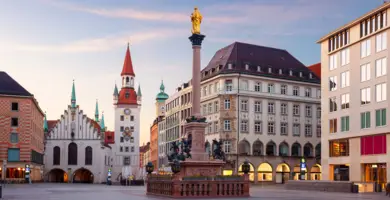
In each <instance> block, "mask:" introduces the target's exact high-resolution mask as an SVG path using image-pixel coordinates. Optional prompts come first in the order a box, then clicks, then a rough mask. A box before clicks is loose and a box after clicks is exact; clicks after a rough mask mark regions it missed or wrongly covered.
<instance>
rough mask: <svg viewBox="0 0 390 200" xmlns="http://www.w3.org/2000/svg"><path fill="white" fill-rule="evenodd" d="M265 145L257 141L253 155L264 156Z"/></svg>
mask: <svg viewBox="0 0 390 200" xmlns="http://www.w3.org/2000/svg"><path fill="white" fill-rule="evenodd" d="M263 148H264V147H263V143H261V141H260V140H256V141H255V142H254V143H253V155H254V156H261V155H263V151H264V149H263Z"/></svg>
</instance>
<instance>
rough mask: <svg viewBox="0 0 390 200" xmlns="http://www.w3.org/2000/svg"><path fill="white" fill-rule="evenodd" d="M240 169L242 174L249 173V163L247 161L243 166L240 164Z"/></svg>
mask: <svg viewBox="0 0 390 200" xmlns="http://www.w3.org/2000/svg"><path fill="white" fill-rule="evenodd" d="M241 168H242V169H241V170H242V172H244V174H248V173H249V171H250V170H251V166H250V165H249V162H248V161H247V160H246V161H245V162H244V164H242V166H241Z"/></svg>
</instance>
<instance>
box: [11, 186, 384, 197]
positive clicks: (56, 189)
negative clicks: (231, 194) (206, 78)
mask: <svg viewBox="0 0 390 200" xmlns="http://www.w3.org/2000/svg"><path fill="white" fill-rule="evenodd" d="M3 199H4V200H19V199H20V200H24V199H25V200H88V199H93V200H113V199H115V200H142V199H161V198H157V197H148V196H146V195H145V187H142V186H140V187H136V186H134V187H124V186H106V185H97V184H96V185H88V184H46V183H45V184H43V183H42V184H32V185H6V186H5V188H3ZM162 199H168V198H162ZM229 199H235V198H229ZM237 199H247V198H237ZM251 199H264V200H268V199H270V200H271V199H272V200H276V199H286V200H287V199H288V200H298V199H302V200H306V199H316V200H329V199H337V200H352V199H372V200H376V199H378V200H379V199H390V198H389V197H385V196H384V193H371V194H369V193H366V194H352V193H324V192H312V191H291V190H284V189H283V186H264V187H262V186H253V187H251Z"/></svg>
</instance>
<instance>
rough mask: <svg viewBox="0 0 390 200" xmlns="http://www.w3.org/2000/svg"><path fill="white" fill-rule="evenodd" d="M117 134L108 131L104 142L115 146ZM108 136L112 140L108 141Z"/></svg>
mask: <svg viewBox="0 0 390 200" xmlns="http://www.w3.org/2000/svg"><path fill="white" fill-rule="evenodd" d="M114 133H115V132H114V131H106V132H105V133H104V142H105V143H106V144H115V134H114ZM108 136H111V140H108V139H107V138H108Z"/></svg>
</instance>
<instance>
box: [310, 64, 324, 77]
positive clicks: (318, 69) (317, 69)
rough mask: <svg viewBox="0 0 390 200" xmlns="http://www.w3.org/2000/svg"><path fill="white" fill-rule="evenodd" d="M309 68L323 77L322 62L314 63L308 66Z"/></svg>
mask: <svg viewBox="0 0 390 200" xmlns="http://www.w3.org/2000/svg"><path fill="white" fill-rule="evenodd" d="M308 68H309V69H310V70H311V71H312V72H313V73H314V74H315V75H316V76H317V77H318V78H319V79H321V63H316V64H314V65H310V66H308Z"/></svg>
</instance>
